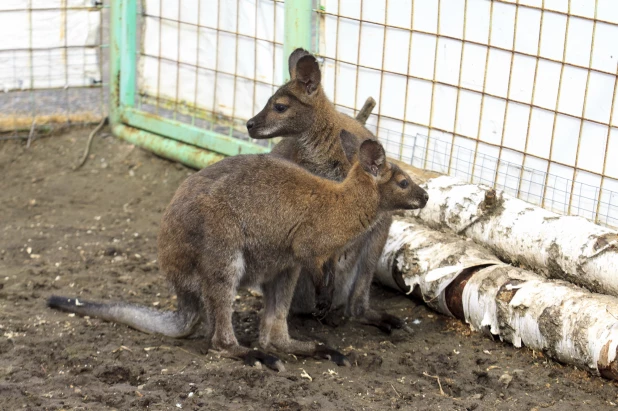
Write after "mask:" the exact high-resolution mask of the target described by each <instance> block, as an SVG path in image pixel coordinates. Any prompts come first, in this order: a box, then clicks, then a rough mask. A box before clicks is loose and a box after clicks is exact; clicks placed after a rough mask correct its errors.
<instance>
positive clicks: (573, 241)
mask: <svg viewBox="0 0 618 411" xmlns="http://www.w3.org/2000/svg"><path fill="white" fill-rule="evenodd" d="M423 187H424V188H425V189H426V190H427V192H428V193H429V203H428V204H427V206H426V207H425V208H423V209H422V210H420V212H417V215H418V216H419V217H420V218H421V219H422V220H423V222H424V223H426V224H427V225H429V226H430V227H434V228H437V227H440V228H449V229H451V230H452V231H454V232H456V233H459V234H464V235H466V236H467V237H469V238H471V239H473V240H475V241H477V242H479V243H480V244H483V245H485V246H487V247H489V248H490V249H491V250H492V251H493V252H494V253H496V255H498V256H499V257H501V258H502V259H503V260H505V261H508V262H512V263H514V264H515V265H520V266H523V267H526V268H529V269H531V270H533V271H535V272H537V273H539V274H542V275H543V276H546V277H548V278H559V279H564V280H567V281H570V282H572V283H574V284H577V285H580V286H583V287H586V288H587V289H589V290H591V291H594V292H599V293H605V294H610V295H614V296H618V232H616V231H613V230H611V229H609V228H606V227H601V226H599V225H596V224H593V223H591V222H589V221H588V220H586V219H584V218H581V217H573V216H562V215H559V214H555V213H552V212H550V211H547V210H544V209H542V208H540V207H536V206H534V205H531V204H529V203H526V202H524V201H522V200H519V199H516V198H513V197H511V196H509V195H508V194H504V193H503V192H502V191H497V192H496V193H495V197H494V198H493V199H491V198H490V201H486V193H487V192H488V191H489V190H490V188H489V187H486V186H479V185H476V184H467V183H464V182H462V181H461V180H459V179H457V178H454V177H450V176H441V177H437V178H433V179H431V180H428V181H427V182H426V183H425V184H424V185H423Z"/></svg>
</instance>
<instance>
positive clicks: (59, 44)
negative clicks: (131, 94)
mask: <svg viewBox="0 0 618 411" xmlns="http://www.w3.org/2000/svg"><path fill="white" fill-rule="evenodd" d="M105 10H106V6H105V4H104V2H102V1H94V0H46V1H42V0H4V1H2V2H0V38H2V41H1V42H0V132H6V131H16V130H28V129H31V128H32V129H34V128H35V127H37V128H41V127H46V126H47V125H54V124H65V123H89V122H95V121H99V120H100V119H101V118H103V117H104V116H105V115H106V112H107V102H106V93H105V91H104V88H103V86H104V84H103V73H104V54H105V53H104V52H103V48H104V47H105V42H106V38H105V30H104V24H103V21H104V19H105V17H106V15H107V13H106V12H105Z"/></svg>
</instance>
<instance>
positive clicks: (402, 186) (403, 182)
mask: <svg viewBox="0 0 618 411" xmlns="http://www.w3.org/2000/svg"><path fill="white" fill-rule="evenodd" d="M409 184H410V183H408V180H401V181H400V182H399V187H401V188H408V185H409Z"/></svg>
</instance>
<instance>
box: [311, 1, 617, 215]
mask: <svg viewBox="0 0 618 411" xmlns="http://www.w3.org/2000/svg"><path fill="white" fill-rule="evenodd" d="M515 3H516V2H515V1H514V0H513V1H506V0H505V1H489V0H468V1H465V0H442V1H441V2H439V1H438V0H416V1H414V2H412V1H410V0H389V1H388V9H386V7H385V6H386V2H385V1H384V0H371V1H361V0H340V1H337V0H324V1H323V4H324V6H325V11H326V13H327V14H326V16H325V17H324V26H325V33H324V34H323V40H322V41H323V45H322V49H321V50H320V52H321V53H322V54H323V55H324V56H325V57H326V60H325V70H324V71H325V76H324V77H325V79H324V80H325V85H326V88H327V90H328V92H329V95H330V96H331V97H332V98H334V100H335V102H336V103H337V104H339V105H341V106H342V107H343V108H350V109H359V108H360V107H361V106H362V104H363V103H364V101H365V99H366V98H367V97H368V96H373V97H374V98H375V99H376V100H377V101H378V106H377V107H376V109H375V110H374V113H376V114H378V115H377V116H373V117H372V118H371V119H370V122H371V123H372V124H373V126H374V127H376V128H378V129H377V130H376V131H377V133H378V135H379V136H380V137H382V138H384V139H385V140H388V141H389V152H390V153H391V154H392V155H399V154H402V155H403V157H404V159H407V160H408V161H410V160H412V162H413V163H414V164H415V165H419V166H422V167H426V168H433V169H435V170H439V171H443V172H446V171H450V173H451V174H459V175H462V176H464V177H469V176H470V174H472V173H473V174H474V176H473V180H474V181H483V182H486V183H493V182H494V181H496V180H495V176H496V167H497V164H498V162H497V160H498V159H500V160H501V162H500V164H501V165H500V167H499V171H498V178H497V182H498V184H499V185H503V186H506V187H507V188H511V192H513V193H514V194H517V193H518V192H519V194H520V196H522V198H524V199H526V200H528V201H531V202H535V203H540V202H541V199H542V198H543V196H544V197H545V205H546V206H548V207H549V208H554V209H557V211H561V212H568V211H569V206H568V204H569V202H571V203H572V204H571V208H570V211H571V213H574V214H578V213H579V214H581V215H584V216H587V217H589V218H592V217H594V213H595V212H596V209H597V203H596V202H595V200H597V201H598V199H599V190H598V187H600V186H602V187H603V188H604V189H606V190H612V191H615V192H617V193H618V180H616V179H618V128H617V127H618V104H613V101H615V100H616V94H617V91H616V87H615V83H616V72H617V70H618V64H617V62H618V41H617V39H618V1H615V0H598V10H597V11H596V15H597V17H598V19H599V21H597V22H596V23H595V22H594V21H593V20H591V19H593V18H594V16H595V10H594V8H595V1H593V0H577V1H576V0H572V1H571V2H570V3H571V6H570V14H571V15H572V16H571V17H568V16H567V14H569V8H568V7H569V1H567V0H546V1H545V10H542V9H541V6H542V2H541V1H540V0H536V1H534V0H520V1H519V4H520V5H519V6H516V5H515ZM466 4H467V10H466V8H465V6H466ZM438 6H439V8H438ZM361 10H362V11H361ZM331 14H335V15H339V16H340V17H337V16H333V15H331ZM541 18H542V20H543V21H542V29H541ZM358 20H362V22H359V21H358ZM601 20H602V21H601ZM567 27H568V30H567ZM337 32H338V36H337ZM593 33H594V48H593V49H592V52H591V44H592V39H593ZM539 39H540V41H539ZM565 39H566V40H565ZM359 44H360V47H359ZM565 44H566V46H565ZM537 53H538V56H539V58H538V59H537V57H536V56H537ZM537 61H538V66H537ZM563 61H564V62H565V63H567V64H565V65H563V64H562V62H563ZM586 90H587V91H586ZM348 111H351V110H348ZM580 119H583V122H582V121H581V120H580ZM610 124H611V127H610ZM417 133H420V136H417ZM402 134H405V136H404V137H403V138H402ZM423 136H430V141H429V147H428V149H426V147H425V146H426V145H427V138H426V137H423ZM580 137H581V138H580ZM552 138H553V145H552ZM402 142H403V147H402ZM578 142H579V149H578ZM452 144H454V145H455V147H454V148H453V150H452V151H451V148H452ZM477 144H478V146H477ZM500 147H503V149H501V148H500ZM413 149H414V152H413ZM606 152H607V160H605V155H606ZM451 153H452V154H451ZM475 153H476V156H475ZM426 154H427V156H426ZM412 157H414V158H412ZM506 162H508V163H510V165H508V167H507V164H506ZM449 163H450V166H449ZM558 163H561V164H558ZM522 166H523V167H524V170H523V172H522V170H521V168H522ZM576 168H577V169H578V170H579V171H577V172H576V173H574V170H575V169H576ZM532 169H533V170H537V171H536V172H532V171H530V170H532ZM548 173H549V175H548ZM507 174H508V176H507ZM603 174H604V175H606V176H607V177H610V178H604V179H602V177H601V175H603ZM520 176H521V178H520ZM574 176H575V183H574V184H573V183H572V182H571V181H569V180H572V179H573V178H574ZM602 180H603V181H602ZM545 184H547V188H545ZM572 189H573V190H572ZM571 193H572V194H571ZM603 195H604V196H601V201H602V202H609V200H610V197H609V196H610V195H611V194H610V193H609V191H607V192H604V193H603ZM612 204H613V205H614V207H615V208H614V209H613V213H614V214H613V218H614V219H616V218H618V210H617V208H618V194H614V198H613V203H612ZM608 206H609V205H608V204H607V205H604V204H601V209H600V210H599V212H600V213H601V214H607V213H608V211H609V210H608ZM614 224H618V220H614Z"/></svg>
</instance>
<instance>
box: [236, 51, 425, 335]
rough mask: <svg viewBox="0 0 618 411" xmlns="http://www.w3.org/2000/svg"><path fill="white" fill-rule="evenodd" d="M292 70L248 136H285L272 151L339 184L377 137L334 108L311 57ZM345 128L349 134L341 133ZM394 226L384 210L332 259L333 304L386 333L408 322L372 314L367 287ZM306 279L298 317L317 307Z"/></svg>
mask: <svg viewBox="0 0 618 411" xmlns="http://www.w3.org/2000/svg"><path fill="white" fill-rule="evenodd" d="M289 71H290V76H291V80H290V81H289V82H288V83H286V84H285V85H283V86H282V87H281V88H279V90H277V91H276V92H275V94H274V95H273V96H272V97H271V98H270V99H269V100H268V102H267V103H266V106H265V107H264V108H263V109H262V111H261V112H260V113H258V114H257V115H256V116H255V117H253V118H252V119H251V120H249V121H248V122H247V129H248V130H249V134H250V135H251V137H253V138H256V139H263V138H271V137H275V136H282V137H286V138H284V139H283V140H282V141H281V142H279V143H278V144H277V145H276V146H275V147H274V149H273V151H272V154H273V155H276V156H280V157H282V158H285V159H288V160H290V161H292V162H295V163H297V164H299V165H300V166H302V167H303V168H305V169H307V170H309V171H310V172H312V173H314V174H316V175H319V176H321V177H325V178H328V179H331V180H336V181H341V180H343V179H344V178H345V177H346V175H347V174H348V173H349V172H350V170H351V167H352V163H353V162H354V159H355V158H356V156H357V155H358V150H359V146H360V143H361V141H363V140H364V139H366V138H375V137H373V135H372V134H371V132H370V131H369V130H367V129H366V128H365V127H363V126H362V125H361V124H360V123H359V122H358V121H356V120H355V119H353V118H351V117H349V116H346V115H345V114H342V113H340V112H338V111H337V110H336V109H335V106H334V105H333V104H332V103H331V102H330V101H329V99H328V98H327V97H326V95H325V93H324V90H323V89H322V87H321V85H320V80H321V73H320V69H319V66H318V64H317V61H316V59H315V57H313V56H312V55H311V54H310V53H308V52H307V51H305V50H303V49H296V50H295V51H294V52H293V53H292V54H291V55H290V58H289ZM283 107H285V110H283V111H282V110H281V109H282V108H283ZM281 111H282V112H281ZM342 130H347V131H349V132H350V133H347V134H346V133H343V134H342V133H341V132H342ZM354 136H357V137H358V138H357V137H354ZM411 184H413V185H414V183H412V182H411ZM415 186H416V185H415ZM416 187H418V186H416ZM418 189H419V190H420V188H418ZM425 202H426V199H425ZM425 202H423V203H422V205H421V207H422V206H424V204H425ZM391 222H392V217H391V213H390V212H389V211H383V212H381V213H380V215H379V216H378V218H377V221H376V223H375V224H374V225H373V226H372V227H370V228H369V229H368V230H367V231H366V232H365V233H364V234H363V235H362V236H360V237H357V238H355V239H354V240H352V241H351V242H350V243H349V244H347V246H346V247H345V249H344V250H343V251H342V252H341V253H340V255H336V256H334V257H333V258H334V259H335V261H336V266H335V272H336V273H335V281H336V284H335V290H334V293H335V294H334V299H335V305H336V306H342V307H344V309H345V314H346V315H347V316H352V317H356V318H357V319H359V320H360V321H361V322H364V323H367V324H371V325H376V326H378V327H380V328H381V329H382V330H384V331H386V332H390V330H391V328H400V327H402V326H403V325H404V324H403V322H402V321H401V320H399V319H398V318H396V317H394V316H391V315H388V314H381V313H378V312H376V311H374V310H372V309H371V308H370V307H369V289H370V285H371V282H372V279H373V273H374V271H375V267H376V264H377V260H378V258H379V256H380V254H381V253H382V249H383V248H384V244H385V242H386V238H387V236H388V231H389V228H390V225H391ZM305 277H306V276H301V278H300V280H299V282H298V285H297V289H296V293H295V297H294V302H293V306H292V310H293V311H294V312H297V313H310V312H311V311H312V310H313V307H314V306H315V304H316V295H315V291H314V290H313V288H312V287H311V286H310V284H309V283H308V282H307V280H306V278H305Z"/></svg>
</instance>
